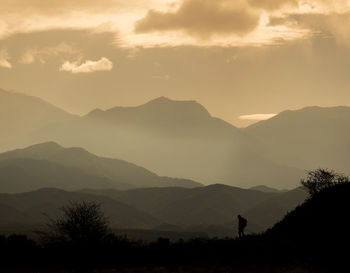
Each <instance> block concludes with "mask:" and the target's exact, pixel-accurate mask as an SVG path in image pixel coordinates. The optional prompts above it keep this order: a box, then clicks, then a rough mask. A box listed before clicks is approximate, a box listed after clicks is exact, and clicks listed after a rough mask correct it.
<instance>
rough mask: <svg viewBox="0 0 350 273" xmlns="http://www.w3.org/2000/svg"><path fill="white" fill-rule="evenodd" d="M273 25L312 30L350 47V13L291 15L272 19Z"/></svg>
mask: <svg viewBox="0 0 350 273" xmlns="http://www.w3.org/2000/svg"><path fill="white" fill-rule="evenodd" d="M270 24H272V25H286V24H290V25H295V26H297V27H299V28H307V29H311V30H312V31H313V33H315V34H316V35H318V36H320V34H322V37H328V38H329V37H333V38H334V39H335V40H336V41H337V42H338V43H339V44H342V45H347V46H350V11H349V12H344V13H335V12H333V13H329V14H322V13H305V14H290V15H288V16H285V17H283V18H278V17H276V18H273V17H272V18H271V20H270Z"/></svg>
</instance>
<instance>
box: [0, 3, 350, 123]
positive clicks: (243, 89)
mask: <svg viewBox="0 0 350 273" xmlns="http://www.w3.org/2000/svg"><path fill="white" fill-rule="evenodd" d="M349 71H350V1H347V0H173V1H172V0H169V1H167V0H129V1H125V0H100V1H92V0H70V1H68V0H48V1H40V0H0V88H3V89H5V90H12V91H16V92H22V93H25V94H29V95H33V96H38V97H41V98H43V99H45V100H47V101H49V102H51V103H53V104H55V105H57V106H59V107H61V108H63V109H65V110H67V111H68V112H71V113H74V114H80V115H82V114H86V113H87V112H89V111H91V110H93V109H95V108H101V109H108V108H111V107H114V106H133V105H139V104H142V103H145V102H147V101H149V100H152V99H154V98H156V97H159V96H165V97H169V98H171V99H176V100H196V101H198V102H199V103H201V104H202V105H203V106H205V107H206V108H207V109H208V111H209V112H210V113H211V114H212V115H213V116H216V117H219V118H222V119H224V120H226V121H228V122H230V123H232V124H234V125H236V126H238V127H243V126H247V125H248V124H251V123H252V122H256V121H257V120H262V119H267V118H270V117H272V116H274V115H275V114H277V113H279V112H281V111H283V110H286V109H299V108H302V107H305V106H310V105H319V106H335V105H350V92H349V86H350V77H349Z"/></svg>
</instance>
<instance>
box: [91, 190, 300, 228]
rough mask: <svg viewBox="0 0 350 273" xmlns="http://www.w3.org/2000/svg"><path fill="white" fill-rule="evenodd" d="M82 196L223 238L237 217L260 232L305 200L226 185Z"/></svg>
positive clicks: (295, 195) (297, 193)
mask: <svg viewBox="0 0 350 273" xmlns="http://www.w3.org/2000/svg"><path fill="white" fill-rule="evenodd" d="M84 192H88V193H91V194H92V193H93V194H100V195H104V196H108V197H110V198H112V199H115V200H117V201H120V202H122V203H125V204H128V205H130V206H132V207H135V208H138V209H142V210H144V211H146V212H147V213H149V214H151V215H153V216H155V217H156V218H158V219H162V220H163V221H164V222H166V223H169V224H173V225H175V226H178V227H182V228H186V229H188V230H202V231H204V230H206V232H209V231H208V229H209V227H211V229H214V227H216V229H219V228H221V229H225V231H222V232H226V233H225V234H226V235H232V234H234V233H235V232H236V229H237V227H236V224H237V223H236V222H237V219H236V216H237V214H243V215H247V217H248V219H249V225H248V232H260V231H263V230H265V229H266V228H268V227H271V226H272V225H273V224H274V223H276V221H278V220H280V219H281V218H282V217H283V216H284V215H285V214H286V213H287V212H288V211H290V210H292V209H294V208H295V207H296V206H297V205H299V204H300V203H302V202H303V201H304V200H305V197H306V193H305V192H304V191H301V192H300V191H299V190H293V191H290V192H286V193H266V192H260V191H255V190H245V189H240V188H236V187H230V186H226V185H210V186H206V187H201V188H193V189H184V188H148V189H134V190H127V191H115V190H114V191H112V190H87V191H84ZM216 234H217V233H216Z"/></svg>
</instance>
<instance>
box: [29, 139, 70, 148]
mask: <svg viewBox="0 0 350 273" xmlns="http://www.w3.org/2000/svg"><path fill="white" fill-rule="evenodd" d="M26 149H31V150H37V149H38V150H61V149H64V148H63V147H62V146H61V145H59V144H57V143H56V142H54V141H48V142H43V143H39V144H34V145H32V146H29V147H27V148H26Z"/></svg>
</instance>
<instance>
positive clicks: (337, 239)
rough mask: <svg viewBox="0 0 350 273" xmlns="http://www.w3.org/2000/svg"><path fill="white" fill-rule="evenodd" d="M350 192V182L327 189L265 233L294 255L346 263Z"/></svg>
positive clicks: (349, 224)
mask: <svg viewBox="0 0 350 273" xmlns="http://www.w3.org/2000/svg"><path fill="white" fill-rule="evenodd" d="M349 194H350V184H342V185H337V186H334V187H331V188H328V189H325V190H323V191H321V192H320V193H319V194H316V195H315V196H314V197H312V198H310V199H308V200H307V201H306V202H305V203H304V204H302V205H301V206H299V207H297V208H296V209H295V210H293V211H292V212H290V213H289V214H288V215H286V217H285V218H284V219H283V220H282V221H280V222H279V223H277V224H276V225H275V226H274V227H273V228H272V229H271V230H269V231H268V232H267V233H266V234H265V236H266V237H267V238H268V239H270V241H271V239H272V241H273V242H279V244H280V246H283V247H284V248H285V249H289V251H293V252H294V255H295V256H301V257H303V258H306V259H308V260H311V261H317V262H318V263H319V264H321V263H329V264H331V265H332V267H333V266H334V267H335V266H336V265H337V264H338V262H340V263H341V265H342V266H343V265H344V264H347V251H344V250H345V249H347V247H348V246H349V243H350V233H349V230H350V222H349V221H348V214H349V210H350V201H349ZM336 261H338V262H336ZM334 269H335V268H334ZM334 272H336V271H334Z"/></svg>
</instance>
